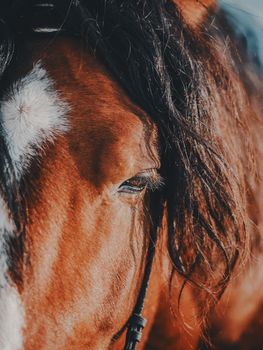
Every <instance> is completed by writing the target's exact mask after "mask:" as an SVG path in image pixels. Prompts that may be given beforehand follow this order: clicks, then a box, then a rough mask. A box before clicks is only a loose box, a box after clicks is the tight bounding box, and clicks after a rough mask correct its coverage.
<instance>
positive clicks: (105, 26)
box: [0, 0, 255, 310]
mask: <svg viewBox="0 0 263 350" xmlns="http://www.w3.org/2000/svg"><path fill="white" fill-rule="evenodd" d="M2 3H4V5H5V6H3V5H1V6H2V8H1V9H0V16H1V20H0V26H1V31H0V33H1V34H0V35H1V38H0V78H1V92H3V91H4V89H5V87H6V86H7V84H8V75H9V72H10V71H11V68H12V65H13V64H14V62H15V61H16V59H17V57H18V51H19V50H18V49H17V48H18V47H19V45H18V43H19V42H20V40H21V39H20V38H21V36H22V35H23V36H25V35H44V34H36V33H34V34H33V32H34V28H36V27H37V26H38V25H39V26H41V25H42V26H43V25H44V26H47V27H48V26H52V25H56V26H57V27H59V28H60V31H61V33H62V35H63V33H64V35H72V36H76V37H81V39H82V41H83V42H84V43H85V44H86V46H87V48H88V49H89V50H90V51H91V52H92V53H93V54H94V55H96V56H97V57H98V58H99V59H100V60H102V61H103V62H104V64H105V65H106V67H107V68H108V71H109V73H110V74H111V75H112V77H113V78H114V79H115V80H117V81H118V82H119V84H120V86H121V87H122V88H123V90H124V91H125V93H126V94H127V95H128V96H129V97H130V99H131V100H132V101H133V102H135V103H136V104H137V105H139V106H140V107H141V108H142V109H143V110H144V111H145V112H146V113H147V114H148V115H149V117H150V118H151V119H152V120H153V122H154V124H155V125H156V127H157V130H158V139H159V154H160V160H161V170H160V171H161V176H162V177H163V178H164V182H165V186H164V187H163V188H162V189H161V190H160V192H159V193H158V195H156V194H155V201H154V205H151V210H152V216H154V217H155V221H154V223H155V224H154V226H155V227H154V232H155V234H157V233H158V232H159V228H160V227H161V225H162V222H163V217H164V216H165V217H166V222H167V227H168V236H167V247H168V251H169V256H170V259H171V262H172V272H171V280H172V279H173V274H174V272H178V273H179V274H180V275H181V276H183V277H184V280H185V281H186V283H194V284H195V285H197V286H199V287H200V293H201V294H203V293H205V295H206V293H208V295H209V296H210V297H211V298H204V299H203V300H205V303H204V304H202V309H203V310H204V306H206V305H208V304H209V305H210V302H208V300H210V301H211V300H217V299H218V298H219V297H220V295H221V294H222V292H223V290H224V289H225V287H226V286H227V284H228V282H229V279H230V276H231V274H232V271H233V269H234V267H235V265H236V262H237V261H238V257H239V258H240V261H243V260H244V257H245V256H246V255H247V252H248V250H249V244H248V242H249V239H248V238H249V231H248V218H247V214H246V210H247V203H246V201H247V199H246V192H247V191H248V190H247V187H248V186H247V184H246V183H247V181H246V175H245V173H246V172H247V169H248V168H249V167H250V169H252V167H253V161H252V160H253V155H254V153H255V150H254V149H253V146H252V140H250V136H249V132H248V131H249V129H250V126H249V124H248V121H249V118H250V121H249V123H252V120H253V118H254V117H253V112H249V116H250V117H249V118H248V110H249V98H248V96H247V94H246V92H245V88H244V85H243V83H242V82H241V79H240V76H239V71H238V70H237V69H236V68H235V65H234V60H235V59H237V58H235V57H233V52H234V50H231V45H230V44H229V45H227V44H226V42H227V41H226V40H225V37H226V35H225V34H224V31H222V30H220V29H218V31H217V32H215V29H214V33H213V35H211V32H212V26H210V25H209V23H210V22H209V20H207V22H206V25H205V26H204V27H203V29H202V31H201V30H198V31H194V30H193V29H192V28H191V27H190V26H188V25H187V24H186V23H185V21H184V19H183V18H182V16H181V14H180V12H179V11H178V9H177V7H176V6H175V5H174V3H173V2H172V1H169V0H137V1H130V0H109V1H105V0H94V1H91V0H88V1H85V0H80V1H65V0H61V1H56V2H54V3H55V4H56V14H57V15H56V16H54V18H51V17H50V16H46V17H45V16H44V17H43V16H41V14H38V13H35V11H36V9H35V8H34V6H33V3H34V2H33V1H24V0H23V1H22V0H21V1H10V0H9V1H2ZM211 16H213V14H211ZM45 18H46V19H45ZM47 18H48V19H47ZM47 20H48V21H50V22H49V23H45V21H47ZM38 21H39V23H40V22H41V23H40V24H38ZM52 21H54V23H52ZM55 22H56V23H55ZM219 25H220V24H219ZM219 28H220V27H219ZM55 35H57V34H55ZM20 45H21V43H20ZM228 46H229V47H228ZM244 139H245V140H246V143H245V145H244V142H243V140H244ZM0 140H1V147H2V148H1V156H0V157H1V162H0V164H1V171H0V176H1V181H0V183H1V192H3V193H5V194H6V193H9V194H8V196H5V198H7V197H8V198H9V199H10V198H11V200H9V201H8V203H9V208H10V212H12V214H13V215H14V216H16V215H17V213H19V210H18V209H17V208H19V207H21V206H22V204H21V200H17V196H18V194H17V193H18V192H19V191H18V190H17V186H18V185H15V183H16V181H15V180H14V176H13V177H12V178H13V181H11V184H12V189H13V190H12V191H11V192H10V186H6V185H5V184H6V183H9V184H10V180H7V178H8V177H9V176H10V173H12V174H13V171H12V162H11V160H10V159H9V157H8V150H7V149H6V146H5V145H4V141H3V135H2V136H1V139H0ZM244 164H246V167H245V166H244ZM8 174H9V175H8ZM6 187H8V191H7V188H6ZM22 187H23V186H22V185H21V184H19V188H20V192H21V191H22ZM14 188H15V190H14ZM21 196H22V195H21ZM15 208H16V210H15ZM19 217H20V218H21V217H23V215H22V214H19ZM156 218H158V220H157V219H156ZM16 222H19V220H18V219H16ZM18 226H19V225H18ZM20 226H21V225H20ZM20 231H21V229H20ZM18 236H19V237H21V233H20V235H17V240H18V241H16V243H15V241H13V242H12V246H13V249H12V251H13V253H12V254H13V255H17V249H18V248H15V246H16V247H20V250H19V251H20V252H21V250H22V248H21V246H22V240H21V238H20V239H18ZM11 260H12V259H11ZM16 260H17V259H16ZM171 285H172V284H171ZM200 300H201V299H200Z"/></svg>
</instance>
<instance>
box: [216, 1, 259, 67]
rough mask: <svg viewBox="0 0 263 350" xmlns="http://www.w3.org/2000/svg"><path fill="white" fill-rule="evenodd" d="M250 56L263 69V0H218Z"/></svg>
mask: <svg viewBox="0 0 263 350" xmlns="http://www.w3.org/2000/svg"><path fill="white" fill-rule="evenodd" d="M218 2H219V4H220V6H221V7H222V9H223V10H224V11H225V12H226V13H227V17H228V19H229V20H230V21H231V22H232V24H233V27H234V28H235V30H236V33H237V34H238V35H239V36H240V37H241V38H242V39H244V38H245V40H246V44H247V47H248V51H249V52H250V56H251V58H252V59H253V61H254V62H255V64H256V66H257V67H258V68H259V69H260V70H261V71H263V0H218Z"/></svg>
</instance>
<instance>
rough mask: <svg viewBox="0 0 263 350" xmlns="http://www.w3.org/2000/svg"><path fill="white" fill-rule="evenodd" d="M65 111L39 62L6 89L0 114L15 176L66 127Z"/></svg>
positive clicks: (64, 106) (66, 108) (65, 108)
mask: <svg viewBox="0 0 263 350" xmlns="http://www.w3.org/2000/svg"><path fill="white" fill-rule="evenodd" d="M67 111H68V106H67V104H66V103H65V102H63V101H62V100H61V99H60V98H59V96H58V93H57V91H56V90H55V88H54V84H53V81H52V80H51V79H50V78H49V77H48V75H47V72H46V70H45V69H44V68H42V66H41V64H40V63H37V64H35V66H34V68H33V69H32V71H31V72H29V73H28V74H27V75H26V76H25V77H23V78H21V79H19V80H18V81H16V82H15V83H14V84H13V86H12V87H11V88H10V89H9V91H8V92H7V94H6V96H5V97H4V99H3V101H2V102H1V107H0V115H1V119H2V125H3V128H4V132H5V134H6V135H5V136H6V141H7V144H8V148H9V152H10V155H11V158H12V160H13V162H14V164H15V168H16V172H17V175H18V177H19V176H21V174H22V172H23V170H24V169H25V168H26V166H27V165H28V163H29V161H30V159H31V158H32V157H33V156H34V155H36V153H37V151H39V150H40V149H41V148H42V147H43V145H44V143H45V141H52V140H53V137H54V136H55V135H57V134H59V133H63V132H65V131H66V130H67V129H68V123H67V118H66V114H67Z"/></svg>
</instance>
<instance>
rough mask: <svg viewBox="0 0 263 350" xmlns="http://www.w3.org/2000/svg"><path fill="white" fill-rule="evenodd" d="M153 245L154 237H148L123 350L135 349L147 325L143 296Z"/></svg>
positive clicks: (149, 273) (150, 265) (147, 284)
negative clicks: (141, 278)
mask: <svg viewBox="0 0 263 350" xmlns="http://www.w3.org/2000/svg"><path fill="white" fill-rule="evenodd" d="M155 245H156V235H155V237H150V242H149V248H148V253H147V258H146V265H145V271H144V276H143V281H142V285H141V289H140V292H139V295H138V299H137V302H136V305H135V308H134V310H133V313H132V316H131V317H130V320H129V322H128V326H127V327H128V329H127V334H126V342H125V346H124V349H123V350H135V349H136V346H137V344H138V343H139V342H140V341H141V338H142V331H143V329H144V327H145V325H146V323H147V320H146V319H145V318H143V316H142V311H143V307H144V301H145V296H146V293H147V289H148V286H149V281H150V275H151V271H152V265H153V259H154V255H155Z"/></svg>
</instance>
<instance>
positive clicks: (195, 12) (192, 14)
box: [173, 0, 216, 27]
mask: <svg viewBox="0 0 263 350" xmlns="http://www.w3.org/2000/svg"><path fill="white" fill-rule="evenodd" d="M173 2H174V3H175V5H176V6H177V8H178V9H179V10H180V11H181V13H182V15H183V18H184V19H185V21H186V22H187V24H189V25H190V26H192V27H196V26H199V25H201V24H202V22H203V21H204V20H205V18H206V16H208V14H209V13H210V11H211V10H213V9H214V8H216V1H215V0H173Z"/></svg>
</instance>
